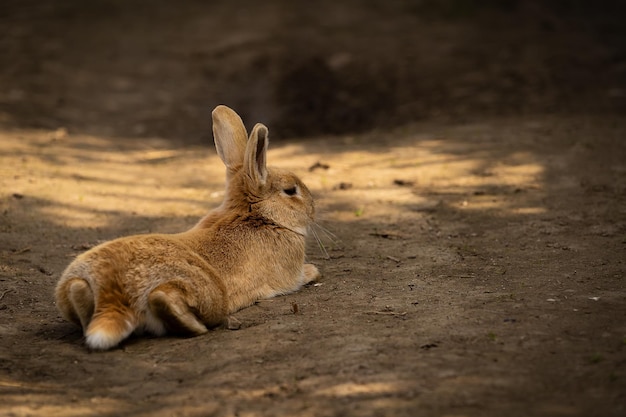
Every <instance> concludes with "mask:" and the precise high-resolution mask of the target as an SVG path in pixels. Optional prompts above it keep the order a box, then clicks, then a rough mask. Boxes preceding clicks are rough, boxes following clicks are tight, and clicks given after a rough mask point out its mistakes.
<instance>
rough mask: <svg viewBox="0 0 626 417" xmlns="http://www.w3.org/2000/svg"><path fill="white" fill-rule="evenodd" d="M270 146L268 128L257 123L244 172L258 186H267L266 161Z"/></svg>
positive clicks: (250, 142)
mask: <svg viewBox="0 0 626 417" xmlns="http://www.w3.org/2000/svg"><path fill="white" fill-rule="evenodd" d="M268 144H269V139H268V138H267V127H265V126H264V125H262V124H261V123H257V124H256V125H255V126H254V129H252V133H251V134H250V139H249V140H248V146H247V148H246V157H245V161H244V170H245V172H246V174H247V175H248V177H250V179H252V182H253V183H254V184H255V185H256V186H263V185H265V181H266V179H267V165H266V159H267V145H268Z"/></svg>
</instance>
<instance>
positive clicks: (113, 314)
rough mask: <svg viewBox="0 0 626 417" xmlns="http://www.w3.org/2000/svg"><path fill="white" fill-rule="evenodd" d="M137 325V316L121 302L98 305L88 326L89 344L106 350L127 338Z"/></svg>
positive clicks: (87, 340)
mask: <svg viewBox="0 0 626 417" xmlns="http://www.w3.org/2000/svg"><path fill="white" fill-rule="evenodd" d="M136 327H137V316H136V315H135V313H134V312H133V311H132V310H131V309H130V308H129V307H128V306H125V305H123V304H121V303H119V304H114V305H113V304H107V305H104V306H98V308H97V309H96V313H95V314H94V316H93V319H92V320H91V323H89V326H88V327H87V331H86V332H85V339H86V343H87V346H89V347H90V348H91V349H95V350H106V349H110V348H112V347H114V346H116V345H117V344H118V343H120V342H121V341H122V340H124V339H126V338H127V337H128V336H130V334H131V333H132V332H133V331H134V330H135V328H136Z"/></svg>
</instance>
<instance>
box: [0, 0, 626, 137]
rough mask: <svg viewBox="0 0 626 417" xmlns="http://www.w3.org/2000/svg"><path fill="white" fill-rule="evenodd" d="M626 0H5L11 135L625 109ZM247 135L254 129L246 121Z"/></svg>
mask: <svg viewBox="0 0 626 417" xmlns="http://www.w3.org/2000/svg"><path fill="white" fill-rule="evenodd" d="M625 21H626V2H624V1H620V0H604V1H599V2H591V1H588V0H551V1H549V0H528V1H523V0H421V1H419V0H385V1H375V0H362V1H357V0H343V1H337V0H320V1H316V2H297V1H290V0H268V1H252V0H235V1H200V0H179V1H176V2H171V1H165V0H132V1H128V0H90V1H84V0H63V1H59V0H37V1H35V0H3V2H2V3H1V5H0V57H1V58H0V60H1V61H0V62H1V63H2V65H1V67H0V126H4V127H9V128H10V127H27V128H46V129H48V128H49V129H57V128H65V129H67V130H68V131H69V132H80V133H87V134H97V135H105V136H119V137H125V138H133V137H146V136H158V137H163V138H167V139H169V140H172V141H175V142H177V143H179V144H196V143H199V142H202V141H205V140H208V138H209V137H210V111H211V109H212V108H213V107H214V106H215V105H217V104H220V103H224V104H227V105H229V106H231V107H233V108H235V109H236V110H237V111H238V112H239V113H240V114H241V115H242V117H243V119H244V120H245V121H246V122H247V123H249V124H253V123H254V122H256V121H262V122H264V123H266V124H268V125H269V126H270V129H271V133H272V137H273V138H274V139H280V138H285V137H306V136H313V135H325V134H343V133H348V132H363V131H368V130H372V129H389V128H396V127H399V126H402V125H403V124H407V123H412V122H416V121H423V120H437V121H442V122H459V121H460V122H463V121H467V120H468V119H472V118H477V117H506V116H508V115H520V114H522V115H523V114H537V113H563V112H567V113H606V112H613V113H615V112H624V111H625V110H626V24H625V23H624V22H625ZM249 127H250V126H249Z"/></svg>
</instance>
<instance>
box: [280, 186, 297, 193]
mask: <svg viewBox="0 0 626 417" xmlns="http://www.w3.org/2000/svg"><path fill="white" fill-rule="evenodd" d="M283 192H284V193H285V194H287V195H289V196H292V195H296V194H297V193H298V189H297V188H296V186H295V185H294V186H293V187H289V188H285V189H284V190H283Z"/></svg>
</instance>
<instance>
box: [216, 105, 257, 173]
mask: <svg viewBox="0 0 626 417" xmlns="http://www.w3.org/2000/svg"><path fill="white" fill-rule="evenodd" d="M212 115H213V139H214V140H215V148H216V149H217V154H218V155H219V156H220V158H221V159H222V161H223V162H224V165H226V168H227V174H228V176H229V177H230V175H232V174H233V173H235V172H236V171H237V170H239V169H240V168H241V166H242V165H243V158H244V155H245V153H246V143H247V141H248V132H246V128H245V126H244V125H243V122H242V121H241V117H239V115H238V114H237V113H235V111H234V110H232V109H231V108H229V107H226V106H222V105H220V106H217V107H216V108H215V110H213V113H212Z"/></svg>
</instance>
